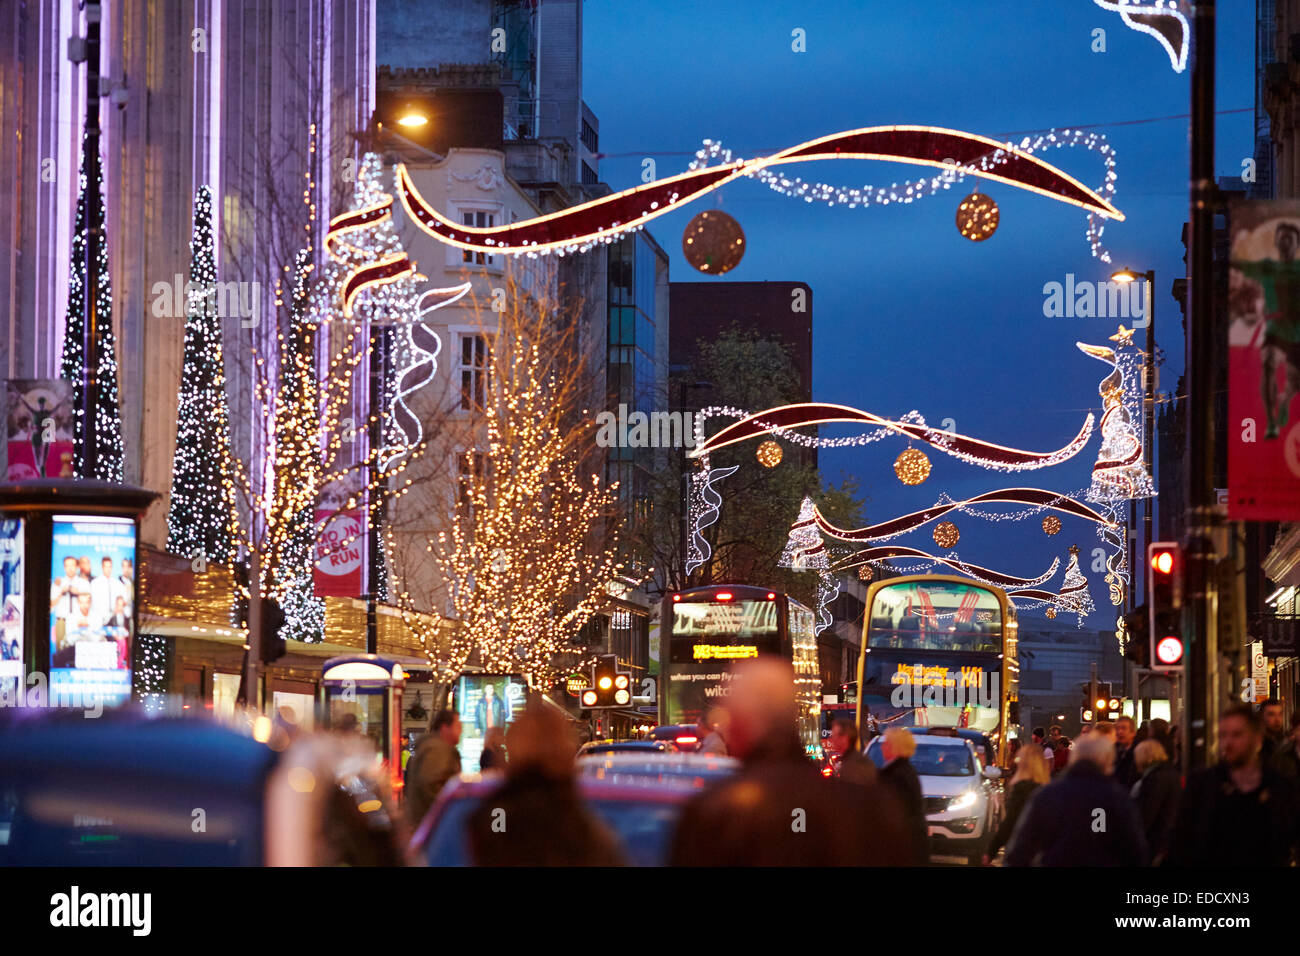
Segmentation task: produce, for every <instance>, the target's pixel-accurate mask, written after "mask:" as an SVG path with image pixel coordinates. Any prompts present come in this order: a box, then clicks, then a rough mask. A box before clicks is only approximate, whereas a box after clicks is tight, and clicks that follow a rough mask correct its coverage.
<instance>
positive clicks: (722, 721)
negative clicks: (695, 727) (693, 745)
mask: <svg viewBox="0 0 1300 956" xmlns="http://www.w3.org/2000/svg"><path fill="white" fill-rule="evenodd" d="M700 729H701V730H707V731H708V733H707V734H706V735H705V737H704V739H703V740H702V741H701V742H700V750H699V752H700V753H702V754H714V755H715V756H718V757H725V756H726V755H727V712H726V711H725V710H724V709H723V708H721V707H714V708H713V709H712V710H710V711H709V712H708V713H707V714H705V715H704V721H703V723H702V725H701V728H700Z"/></svg>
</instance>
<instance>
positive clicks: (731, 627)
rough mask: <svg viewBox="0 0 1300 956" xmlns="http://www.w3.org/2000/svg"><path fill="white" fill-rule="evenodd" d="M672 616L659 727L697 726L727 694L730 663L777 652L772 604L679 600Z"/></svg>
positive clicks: (777, 616) (775, 607)
mask: <svg viewBox="0 0 1300 956" xmlns="http://www.w3.org/2000/svg"><path fill="white" fill-rule="evenodd" d="M672 613H673V620H672V637H671V639H670V641H669V646H668V654H669V660H670V662H671V664H672V666H671V668H670V670H669V672H668V674H669V676H668V687H667V689H666V691H665V692H666V694H667V698H666V708H665V716H664V723H667V724H693V723H698V722H699V721H700V720H702V719H703V718H704V716H705V713H706V712H707V711H708V709H709V708H710V707H712V706H714V705H716V704H721V703H723V702H724V701H725V699H726V697H727V695H729V694H730V693H731V686H730V684H731V664H732V663H733V662H734V661H741V660H747V659H750V658H755V657H758V656H760V655H764V654H779V653H780V652H781V629H780V608H779V607H778V605H777V603H776V602H775V601H770V600H769V601H682V602H680V603H677V604H674V605H673V606H672Z"/></svg>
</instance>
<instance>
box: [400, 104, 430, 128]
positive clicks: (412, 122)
mask: <svg viewBox="0 0 1300 956" xmlns="http://www.w3.org/2000/svg"><path fill="white" fill-rule="evenodd" d="M397 125H398V126H404V127H406V128H407V129H419V128H420V127H422V126H428V125H429V117H427V116H425V115H424V114H423V113H421V112H420V111H419V110H417V109H414V108H412V107H409V106H408V107H407V108H406V110H405V111H404V112H403V113H402V115H401V116H399V117H398V118H397Z"/></svg>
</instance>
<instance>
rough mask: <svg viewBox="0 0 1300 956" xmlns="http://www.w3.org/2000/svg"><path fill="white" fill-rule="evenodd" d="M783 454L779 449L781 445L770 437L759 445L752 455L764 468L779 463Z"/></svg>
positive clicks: (772, 466)
mask: <svg viewBox="0 0 1300 956" xmlns="http://www.w3.org/2000/svg"><path fill="white" fill-rule="evenodd" d="M783 456H784V453H783V452H782V451H781V446H780V445H778V444H777V443H776V442H774V441H771V440H770V439H769V440H768V441H765V442H763V444H761V445H759V446H758V451H757V452H756V453H755V455H754V457H755V458H757V459H758V463H759V464H760V465H762V466H763V467H764V468H775V467H776V466H777V465H779V464H781V458H782V457H783Z"/></svg>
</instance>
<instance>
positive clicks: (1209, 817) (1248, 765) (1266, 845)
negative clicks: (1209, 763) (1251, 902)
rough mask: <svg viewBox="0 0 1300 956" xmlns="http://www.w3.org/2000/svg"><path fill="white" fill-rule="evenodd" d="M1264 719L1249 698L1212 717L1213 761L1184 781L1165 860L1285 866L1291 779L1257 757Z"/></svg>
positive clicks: (1293, 834)
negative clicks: (1215, 722) (1215, 733)
mask: <svg viewBox="0 0 1300 956" xmlns="http://www.w3.org/2000/svg"><path fill="white" fill-rule="evenodd" d="M1263 744H1264V728H1263V721H1261V720H1260V717H1259V715H1258V714H1256V713H1255V711H1254V710H1253V709H1252V708H1251V707H1250V706H1249V705H1248V704H1238V705H1236V706H1235V707H1229V708H1228V709H1227V710H1225V711H1224V712H1223V713H1222V714H1221V715H1220V716H1219V758H1220V759H1219V762H1218V763H1217V764H1215V765H1214V766H1213V767H1210V768H1208V769H1206V770H1201V771H1198V772H1197V773H1195V774H1192V776H1191V777H1189V778H1188V780H1187V789H1186V790H1185V791H1184V793H1183V801H1182V806H1181V808H1180V809H1179V813H1178V824H1177V826H1176V827H1175V829H1174V833H1173V836H1172V838H1171V840H1170V847H1169V856H1168V858H1167V862H1168V864H1169V865H1170V866H1213V867H1239V866H1286V865H1287V864H1288V863H1289V862H1290V860H1291V857H1292V854H1293V853H1294V852H1295V850H1296V842H1297V831H1298V829H1300V828H1298V827H1297V812H1296V798H1295V788H1294V786H1293V785H1292V783H1291V781H1289V780H1287V779H1286V778H1285V777H1284V776H1282V775H1281V774H1280V773H1278V771H1277V770H1275V769H1274V768H1273V767H1272V766H1270V765H1269V764H1266V763H1264V761H1263V759H1262V757H1261V755H1260V751H1261V749H1262V748H1263Z"/></svg>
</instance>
